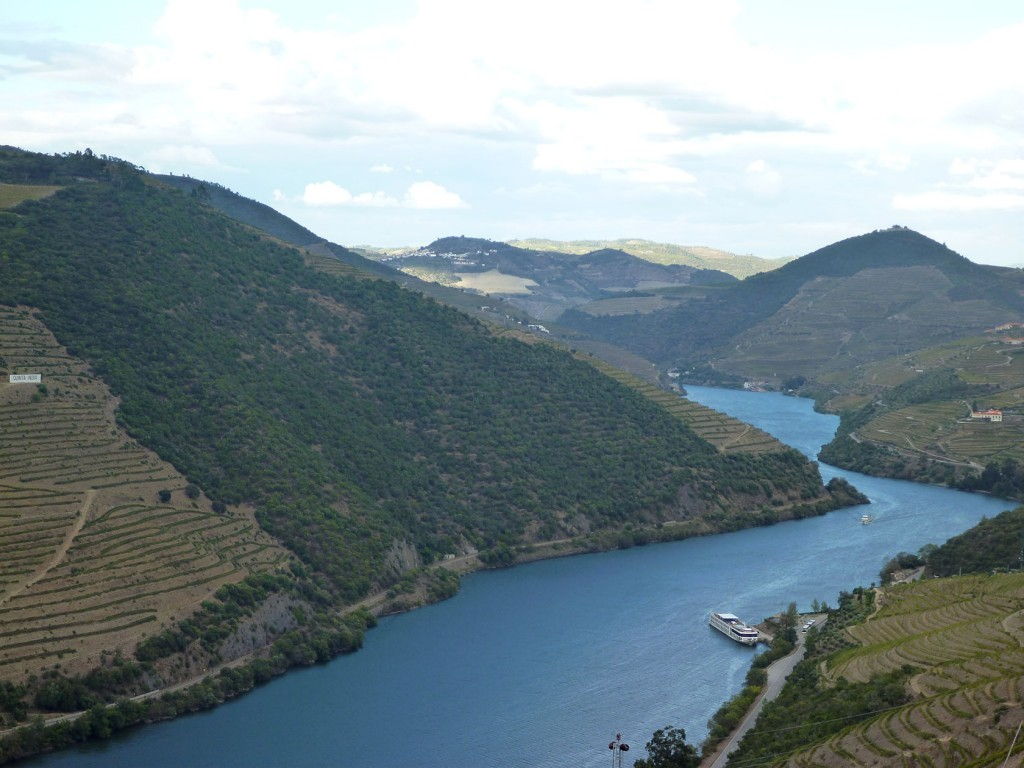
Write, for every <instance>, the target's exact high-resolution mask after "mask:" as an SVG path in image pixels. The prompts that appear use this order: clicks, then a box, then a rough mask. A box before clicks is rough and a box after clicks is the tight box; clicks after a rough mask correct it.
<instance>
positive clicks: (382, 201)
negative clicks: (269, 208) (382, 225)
mask: <svg viewBox="0 0 1024 768" xmlns="http://www.w3.org/2000/svg"><path fill="white" fill-rule="evenodd" d="M274 199H275V200H277V199H278V198H277V196H276V193H275V197H274ZM302 202H303V203H305V204H306V205H310V206H314V207H326V206H338V205H361V206H366V207H369V208H384V207H389V206H394V205H398V201H397V200H396V199H395V198H393V197H390V196H389V195H387V194H385V193H384V192H360V193H359V194H357V195H353V194H352V193H351V192H349V191H348V190H347V189H345V188H344V187H342V186H339V185H337V184H335V183H334V182H333V181H317V182H313V183H311V184H307V185H306V188H305V190H303V193H302Z"/></svg>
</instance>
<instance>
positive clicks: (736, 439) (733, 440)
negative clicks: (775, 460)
mask: <svg viewBox="0 0 1024 768" xmlns="http://www.w3.org/2000/svg"><path fill="white" fill-rule="evenodd" d="M751 429H753V427H751V426H750V425H749V424H747V426H745V427H744V428H743V431H742V432H740V433H739V434H738V435H735V436H733V437H731V438H729V439H728V440H726V441H725V442H724V443H722V449H723V450H724V449H726V448H728V447H729V446H730V445H735V444H736V443H737V442H739V440H740V439H741V438H743V437H746V435H747V433H748V432H750V430H751Z"/></svg>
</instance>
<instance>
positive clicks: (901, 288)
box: [562, 227, 1024, 383]
mask: <svg viewBox="0 0 1024 768" xmlns="http://www.w3.org/2000/svg"><path fill="white" fill-rule="evenodd" d="M1022 279H1024V278H1022V277H1021V275H1020V273H1018V272H1015V271H1012V270H1003V269H999V268H995V267H986V266H982V265H978V264H974V263H972V262H970V261H968V260H967V259H965V258H964V257H963V256H960V255H958V254H956V253H954V252H953V251H951V250H949V249H948V248H946V247H945V246H943V245H941V244H939V243H937V242H935V241H933V240H930V239H928V238H927V237H924V236H923V235H920V234H918V233H916V232H913V231H910V230H908V229H905V228H900V227H895V228H891V229H887V230H882V231H877V232H872V233H869V234H866V235H861V236H859V237H854V238H850V239H848V240H843V241H841V242H838V243H835V244H833V245H830V246H827V247H825V248H822V249H821V250H818V251H815V252H814V253H811V254H808V255H806V256H803V257H801V258H799V259H797V260H795V261H792V262H790V263H788V264H786V265H785V266H783V267H781V268H779V269H776V270H774V271H772V272H766V273H763V274H759V275H754V276H752V277H749V278H747V279H745V280H743V281H742V282H740V283H738V284H736V285H733V286H729V287H726V288H724V289H723V290H720V291H714V292H706V293H704V294H702V295H701V294H695V295H692V296H687V297H684V298H683V300H682V301H680V302H679V303H677V304H676V306H673V307H667V308H664V309H659V310H657V311H654V312H650V313H648V314H642V315H629V316H615V315H611V316H609V315H605V316H594V315H592V314H588V313H586V312H582V311H579V310H571V311H569V312H567V313H566V314H565V316H564V317H563V318H562V322H563V323H565V324H566V325H568V326H571V327H574V328H577V329H579V330H581V331H582V332H585V333H588V334H591V335H593V336H596V337H598V338H603V339H605V340H607V341H609V342H611V343H614V344H619V345H622V346H625V347H627V348H629V349H632V350H633V351H635V352H637V353H638V354H641V355H643V356H645V357H647V358H648V359H651V360H654V361H656V362H659V363H661V364H663V365H678V366H679V367H681V368H682V369H684V370H688V369H693V370H692V371H691V373H696V372H698V371H703V372H702V373H699V375H695V376H693V377H692V378H694V379H704V380H706V379H707V378H708V377H710V378H711V379H712V380H713V379H714V377H715V376H726V377H729V376H733V377H735V376H739V377H744V378H748V379H750V378H761V379H766V380H768V381H770V382H774V383H781V382H782V381H784V380H786V379H789V378H793V377H805V378H808V379H815V378H818V377H821V376H823V375H825V374H827V373H828V372H830V371H835V370H846V369H850V368H852V367H854V366H856V365H858V364H862V363H865V362H869V361H872V360H877V359H881V358H885V357H889V356H892V355H894V354H902V353H906V352H909V351H912V350H915V349H921V348H924V347H928V346H932V345H934V344H939V343H942V342H946V341H949V340H951V339H954V338H958V337H961V336H963V335H964V334H965V333H970V332H980V331H982V330H983V329H985V328H988V327H990V326H993V325H995V324H997V323H1000V322H1004V321H1006V320H1008V319H1019V318H1020V317H1022V315H1021V312H1022V311H1024V299H1022V297H1021V293H1020V289H1021V287H1022V283H1021V281H1022ZM709 365H710V366H711V368H710V369H708V368H707V366H709ZM709 371H710V373H709Z"/></svg>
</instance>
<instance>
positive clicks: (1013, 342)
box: [814, 327, 1024, 499]
mask: <svg viewBox="0 0 1024 768" xmlns="http://www.w3.org/2000/svg"><path fill="white" fill-rule="evenodd" d="M1014 333H1015V330H1014V328H1013V327H1011V328H1009V329H1006V330H1004V331H996V330H995V329H989V331H988V332H986V333H984V334H982V335H978V336H969V337H966V338H963V339H959V340H957V341H954V342H950V343H948V344H943V345H939V346H936V347H929V348H926V349H923V350H919V351H917V352H913V353H910V354H907V355H900V356H898V357H892V358H887V359H885V360H880V361H878V362H875V363H871V364H867V365H863V366H859V367H857V368H854V369H853V370H851V371H844V372H836V373H834V374H830V375H826V376H823V377H822V380H821V382H820V383H819V385H818V387H817V389H816V390H814V391H816V394H817V395H818V397H819V399H820V400H821V401H822V404H823V406H824V407H825V408H827V409H830V410H833V411H838V412H840V413H841V416H842V424H841V426H840V429H839V431H838V433H837V435H836V437H835V438H834V439H833V440H832V441H831V442H830V443H829V444H828V445H827V446H826V447H825V449H824V450H823V451H822V458H823V459H824V460H826V461H828V462H830V463H833V464H838V465H840V466H843V467H845V468H849V469H857V470H860V471H865V472H868V473H871V474H880V475H886V476H890V477H902V478H907V479H917V480H927V481H931V482H942V483H947V484H952V485H956V486H957V487H960V488H964V489H966V490H985V491H991V492H993V493H995V494H997V495H999V496H1003V497H1006V498H1018V499H1019V498H1024V471H1022V469H1021V465H1022V462H1024V451H1022V445H1024V412H1022V410H1021V408H1022V405H1021V403H1022V396H1024V349H1022V347H1021V346H1020V344H1019V343H1018V341H1017V337H1016V336H1014V335H1013V334H1014ZM988 409H996V410H999V411H1000V414H999V420H998V421H995V422H993V421H989V420H988V419H987V418H984V417H977V416H975V417H972V415H971V414H972V411H974V410H977V411H985V410H988Z"/></svg>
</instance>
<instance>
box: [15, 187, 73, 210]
mask: <svg viewBox="0 0 1024 768" xmlns="http://www.w3.org/2000/svg"><path fill="white" fill-rule="evenodd" d="M58 189H60V187H56V186H53V185H50V184H0V209H3V208H13V207H14V206H16V205H17V204H18V203H22V202H24V201H25V200H40V199H42V198H44V197H48V196H49V195H52V194H53V193H54V192H56V191H57V190H58Z"/></svg>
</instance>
